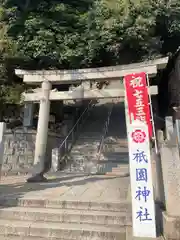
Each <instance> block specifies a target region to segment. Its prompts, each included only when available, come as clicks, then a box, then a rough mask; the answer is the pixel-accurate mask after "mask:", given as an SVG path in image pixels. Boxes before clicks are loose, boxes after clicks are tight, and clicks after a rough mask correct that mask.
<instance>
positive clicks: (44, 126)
mask: <svg viewBox="0 0 180 240" xmlns="http://www.w3.org/2000/svg"><path fill="white" fill-rule="evenodd" d="M51 88H52V85H51V83H50V82H43V83H42V94H43V96H42V98H41V100H40V106H39V119H38V126H37V135H36V144H35V156H34V167H33V176H32V177H31V178H29V179H28V180H27V181H28V182H37V181H44V180H46V178H45V177H44V176H43V174H44V170H45V169H44V167H45V166H44V165H45V159H46V146H47V138H48V123H49V115H50V100H49V94H50V90H51Z"/></svg>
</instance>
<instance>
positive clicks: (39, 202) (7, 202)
mask: <svg viewBox="0 0 180 240" xmlns="http://www.w3.org/2000/svg"><path fill="white" fill-rule="evenodd" d="M0 206H1V207H2V208H3V207H14V206H19V207H33V208H53V209H76V210H91V211H111V212H121V213H122V212H126V211H127V209H129V208H130V209H131V204H130V203H129V202H127V201H126V200H121V201H118V202H105V201H104V202H98V201H96V202H95V201H79V200H74V201H71V200H61V199H59V198H57V199H55V198H53V199H52V200H50V199H39V198H35V197H34V198H28V197H26V198H19V199H18V197H13V194H12V195H11V194H6V196H4V197H3V196H2V197H1V198H0Z"/></svg>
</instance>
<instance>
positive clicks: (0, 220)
mask: <svg viewBox="0 0 180 240" xmlns="http://www.w3.org/2000/svg"><path fill="white" fill-rule="evenodd" d="M14 201H15V200H14ZM14 201H13V199H9V200H7V202H6V203H5V202H3V203H2V202H1V209H0V239H1V240H16V239H17V240H45V239H46V240H80V239H81V240H87V239H88V240H105V239H106V240H125V239H126V224H127V218H126V212H127V207H128V205H127V203H126V202H121V203H117V204H115V203H114V204H113V203H104V204H103V203H99V204H98V203H97V202H94V203H92V202H91V203H89V202H79V201H77V202H75V201H72V202H71V201H69V202H64V201H55V200H52V201H47V202H45V201H43V200H40V199H39V200H35V199H34V200H33V199H31V201H30V200H26V199H23V200H19V201H18V202H16V205H18V206H16V207H13V205H14ZM129 221H131V219H129Z"/></svg>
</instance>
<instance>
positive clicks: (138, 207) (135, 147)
mask: <svg viewBox="0 0 180 240" xmlns="http://www.w3.org/2000/svg"><path fill="white" fill-rule="evenodd" d="M128 142H129V163H130V178H131V196H132V220H133V236H134V237H149V238H155V237H156V234H157V233H156V221H155V202H154V193H153V181H152V168H151V158H150V144H149V130H148V125H147V124H146V123H144V122H142V121H139V120H135V121H133V122H132V123H131V124H130V125H129V126H128Z"/></svg>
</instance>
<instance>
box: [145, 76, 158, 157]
mask: <svg viewBox="0 0 180 240" xmlns="http://www.w3.org/2000/svg"><path fill="white" fill-rule="evenodd" d="M146 76H147V77H146V78H147V87H148V95H149V106H150V112H151V123H152V128H153V135H154V144H155V151H156V154H158V146H157V138H156V131H155V125H154V116H153V109H152V101H151V94H150V92H149V91H150V84H149V76H148V74H147V75H146Z"/></svg>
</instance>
